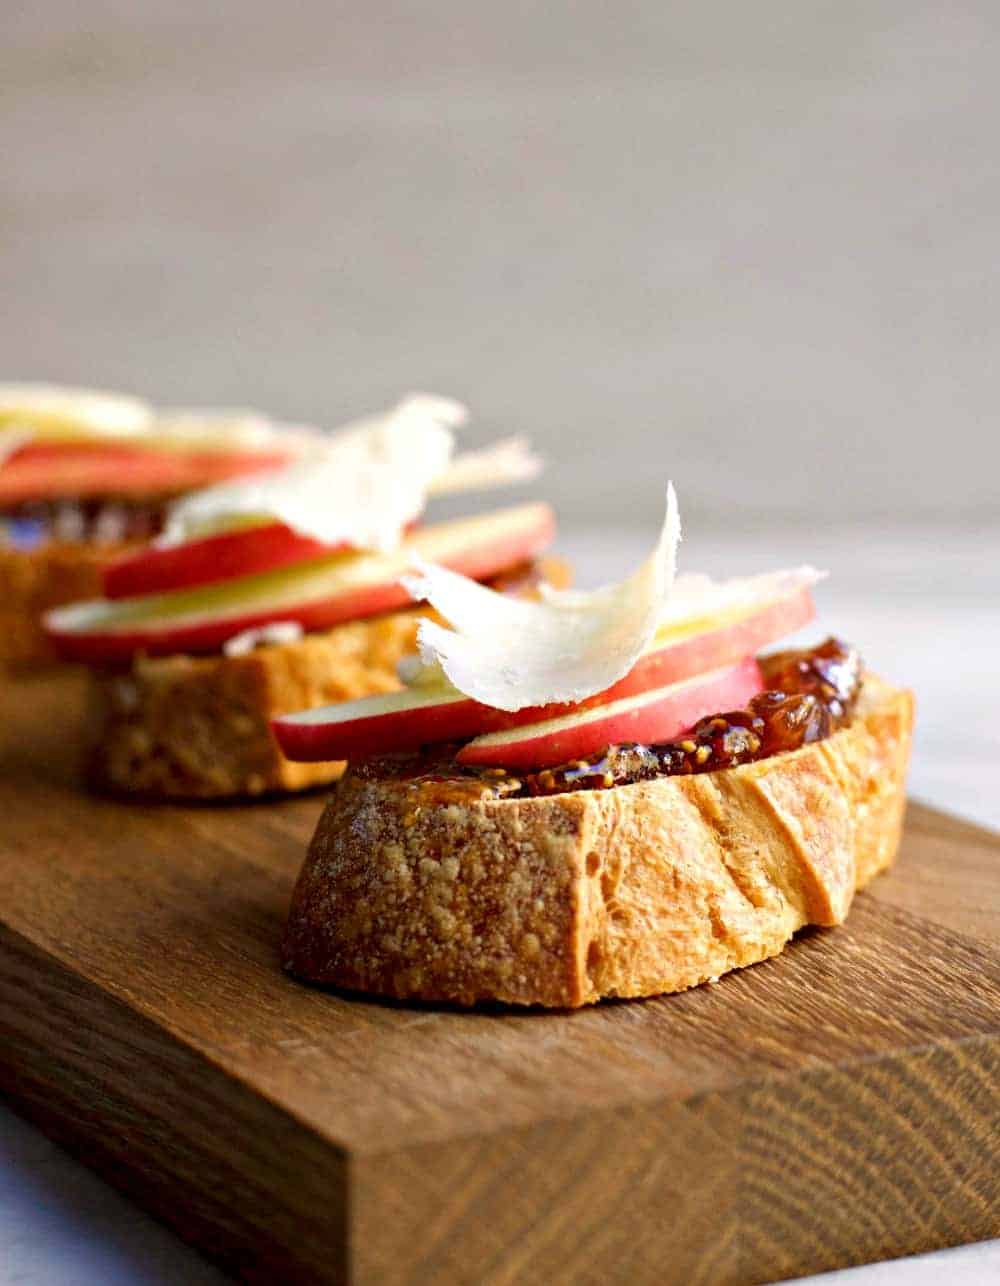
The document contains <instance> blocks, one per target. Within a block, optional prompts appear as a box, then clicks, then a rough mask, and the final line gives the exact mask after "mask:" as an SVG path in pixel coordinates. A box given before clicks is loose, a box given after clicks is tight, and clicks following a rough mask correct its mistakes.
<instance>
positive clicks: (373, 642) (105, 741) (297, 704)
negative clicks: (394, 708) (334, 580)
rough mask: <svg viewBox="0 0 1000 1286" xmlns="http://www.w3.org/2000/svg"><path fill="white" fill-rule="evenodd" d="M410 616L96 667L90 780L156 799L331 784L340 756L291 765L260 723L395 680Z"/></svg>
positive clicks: (412, 629)
mask: <svg viewBox="0 0 1000 1286" xmlns="http://www.w3.org/2000/svg"><path fill="white" fill-rule="evenodd" d="M418 620H419V614H418V613H417V612H415V611H409V612H393V613H391V614H390V615H387V616H378V617H373V618H372V619H371V620H366V621H350V622H348V623H347V624H344V625H338V626H336V627H335V628H334V629H332V630H326V631H323V632H322V633H316V634H306V635H305V636H304V637H302V638H299V639H295V640H293V641H292V642H288V643H271V644H266V645H265V646H262V647H258V648H255V649H254V650H253V651H252V652H248V653H247V654H246V655H244V656H225V655H213V656H185V655H178V656H165V657H138V658H137V659H136V661H135V662H134V664H133V665H132V667H131V669H130V670H129V671H128V672H127V673H124V674H121V673H108V674H105V673H100V672H97V673H95V674H94V676H93V679H92V682H91V689H90V708H89V716H88V733H87V742H88V747H89V750H88V769H87V776H88V781H89V783H90V785H91V786H92V787H93V788H94V789H97V790H102V791H110V792H112V793H115V794H135V795H141V796H144V797H146V798H159V799H218V798H226V797H229V796H234V795H235V796H240V795H261V794H265V793H267V792H271V791H291V790H303V789H305V788H306V787H308V786H318V785H322V784H325V783H327V782H331V781H336V780H337V778H338V777H339V776H340V775H341V773H342V772H343V770H344V765H343V764H342V763H321V764H293V763H290V762H289V761H288V760H287V759H286V758H285V757H284V755H283V754H282V753H281V751H280V750H279V749H278V744H277V742H276V741H275V740H274V737H273V735H272V733H271V729H270V721H271V720H272V719H273V718H275V716H277V715H279V714H287V713H288V712H289V711H291V710H304V709H306V708H308V707H310V706H316V705H324V704H326V703H327V702H332V701H353V700H354V699H355V698H356V697H362V696H368V695H370V694H371V693H375V692H388V691H391V690H392V689H393V688H397V687H398V686H399V680H398V679H397V677H396V665H397V663H398V661H399V659H400V658H401V657H402V656H405V655H406V653H407V652H412V651H413V650H414V647H415V643H416V632H417V622H418Z"/></svg>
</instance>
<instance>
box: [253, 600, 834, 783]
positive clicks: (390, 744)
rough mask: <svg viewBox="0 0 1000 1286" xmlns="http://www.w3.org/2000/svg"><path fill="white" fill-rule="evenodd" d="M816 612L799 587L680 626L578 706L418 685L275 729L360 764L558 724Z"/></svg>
mask: <svg viewBox="0 0 1000 1286" xmlns="http://www.w3.org/2000/svg"><path fill="white" fill-rule="evenodd" d="M814 614H815V607H814V604H813V601H812V596H811V595H810V593H809V591H808V590H800V591H797V592H796V593H795V594H793V595H790V596H788V597H787V598H784V599H778V600H776V601H774V602H770V603H764V604H762V605H761V606H760V607H759V608H758V609H757V610H755V611H752V612H750V613H749V614H745V615H744V616H742V617H739V618H737V619H730V620H728V621H724V622H714V623H709V624H707V625H706V623H705V622H698V623H696V624H695V625H694V626H693V627H692V626H691V625H688V626H684V625H683V624H681V625H677V626H675V627H674V628H673V629H671V630H669V631H666V632H664V633H663V634H661V635H659V636H658V637H657V638H654V640H653V643H652V644H651V645H650V647H649V649H648V650H647V651H646V652H645V653H644V654H643V655H642V656H641V657H640V658H639V660H638V661H637V662H636V664H635V666H634V667H633V668H632V670H630V671H629V673H628V674H626V675H625V677H624V678H622V679H620V680H619V681H618V682H617V683H615V684H614V685H613V686H612V687H610V688H608V689H607V690H606V691H605V692H601V693H597V694H596V695H595V696H592V697H589V698H587V699H586V700H585V701H582V702H580V703H579V704H577V705H572V706H570V705H565V704H556V705H548V706H529V707H525V708H524V709H521V710H514V711H510V710H497V709H495V708H494V707H492V706H487V705H482V704H481V703H480V702H478V701H473V700H472V698H471V697H466V696H463V695H462V694H461V693H458V692H455V691H454V689H449V688H443V689H442V688H434V687H430V688H427V687H415V688H409V689H406V690H404V691H403V692H396V693H392V694H390V695H388V696H374V697H366V698H363V699H362V700H360V701H351V702H347V703H345V704H342V705H331V706H322V707H319V708H314V709H312V710H303V711H301V712H300V713H296V714H290V715H285V716H283V717H282V718H280V719H278V720H276V721H275V723H274V725H273V727H274V732H275V736H276V737H277V739H278V744H279V745H280V746H281V748H282V751H283V752H284V753H285V755H286V756H287V757H288V758H289V759H294V760H299V761H302V762H307V763H316V762H323V761H326V760H336V759H363V758H366V757H369V756H371V755H378V754H391V753H393V752H396V751H407V750H416V749H418V748H419V747H420V746H422V745H430V744H433V743H435V742H442V741H464V740H466V739H467V738H470V737H476V736H479V735H480V734H481V733H488V732H497V731H501V730H503V729H508V728H516V727H520V726H522V725H524V724H535V723H541V722H543V721H546V720H550V719H559V718H562V717H563V716H565V715H567V714H570V713H573V712H575V711H582V710H586V709H588V708H590V707H592V706H595V705H607V704H608V703H609V702H612V701H617V700H620V699H621V698H623V697H628V696H634V695H637V694H638V693H640V692H644V691H648V690H649V689H651V688H663V687H666V686H668V685H669V684H671V683H677V682H680V681H682V680H684V679H688V678H692V677H694V676H696V675H699V674H704V673H706V672H708V671H711V670H718V669H721V668H723V667H725V666H727V665H731V664H734V663H735V662H737V661H740V660H743V658H745V657H747V656H752V655H753V654H755V653H756V652H757V651H759V649H760V648H762V647H764V646H766V645H767V644H769V643H773V642H774V641H775V640H776V639H779V638H781V637H782V636H783V635H785V634H789V633H791V632H792V631H793V630H797V629H799V628H800V627H801V626H803V625H805V624H806V623H807V622H808V621H809V620H811V619H812V617H813V615H814Z"/></svg>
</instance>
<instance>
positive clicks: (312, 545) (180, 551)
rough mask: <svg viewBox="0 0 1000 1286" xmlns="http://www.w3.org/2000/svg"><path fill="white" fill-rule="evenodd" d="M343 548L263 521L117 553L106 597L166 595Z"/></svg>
mask: <svg viewBox="0 0 1000 1286" xmlns="http://www.w3.org/2000/svg"><path fill="white" fill-rule="evenodd" d="M345 548H346V546H344V545H339V546H332V545H324V544H323V542H322V541H319V540H314V539H313V538H312V537H311V536H300V535H299V533H298V532H295V531H292V529H291V528H290V527H286V526H285V524H284V523H280V522H264V523H261V524H260V525H259V526H256V527H247V528H243V529H241V530H239V531H225V532H220V533H219V534H218V535H216V536H205V537H202V538H201V539H200V540H189V541H185V542H184V544H182V545H165V546H157V545H150V546H147V547H146V548H145V549H142V550H139V551H138V552H137V553H135V554H129V555H127V556H126V557H124V558H119V559H117V560H116V561H115V562H113V563H111V564H109V565H108V566H107V567H106V568H105V569H104V578H103V581H104V593H105V595H106V596H107V597H108V598H132V597H135V596H137V595H141V594H165V593H168V592H169V591H170V590H175V589H190V588H194V587H195V586H197V585H211V584H214V583H215V582H217V581H224V580H230V579H231V578H233V577H234V576H247V575H250V574H251V573H253V572H266V571H272V570H273V569H274V568H277V567H291V566H294V564H296V563H301V562H305V561H307V560H309V559H314V558H320V557H322V556H323V555H324V554H335V553H340V552H341V551H342V550H343V549H345Z"/></svg>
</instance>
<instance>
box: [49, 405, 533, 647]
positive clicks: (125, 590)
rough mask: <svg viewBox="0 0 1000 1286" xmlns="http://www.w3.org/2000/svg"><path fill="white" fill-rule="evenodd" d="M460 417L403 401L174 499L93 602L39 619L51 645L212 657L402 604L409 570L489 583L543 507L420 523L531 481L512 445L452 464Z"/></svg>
mask: <svg viewBox="0 0 1000 1286" xmlns="http://www.w3.org/2000/svg"><path fill="white" fill-rule="evenodd" d="M464 416H465V411H464V408H463V407H461V406H459V404H457V403H453V402H451V401H450V400H448V399H440V398H431V397H428V396H413V397H411V398H409V399H406V400H404V402H403V403H401V404H400V405H399V406H398V407H396V408H394V409H393V411H392V412H390V413H388V414H387V415H385V416H381V417H373V418H372V419H370V420H367V421H363V422H359V423H357V424H355V425H352V426H350V427H349V428H348V429H347V430H345V431H344V432H342V433H341V434H339V435H338V436H337V437H335V438H333V439H328V440H326V441H323V442H322V443H318V444H314V445H313V446H312V447H311V448H309V449H306V450H305V451H303V452H302V453H301V454H300V455H299V456H298V457H297V458H296V459H295V460H294V461H293V462H291V463H289V464H286V465H285V466H283V467H282V468H280V469H274V470H270V471H266V472H259V473H255V474H253V475H252V476H250V477H246V478H242V479H239V480H236V481H229V482H226V483H223V484H220V485H218V486H214V487H209V488H207V489H205V490H203V491H197V492H194V493H192V494H191V495H188V496H186V497H184V498H182V499H181V500H179V501H178V502H176V503H175V504H173V505H172V506H171V507H170V509H169V510H168V514H167V520H166V527H165V531H164V535H163V536H162V537H161V538H160V539H159V540H157V541H156V542H154V543H153V544H151V545H148V546H147V547H145V548H143V549H141V550H139V551H138V552H136V553H133V554H130V555H129V556H127V557H124V558H122V559H119V560H117V561H115V562H114V563H112V564H110V565H109V566H108V567H107V568H106V569H105V571H104V595H105V596H104V597H103V598H101V599H96V600H92V601H88V602H83V603H77V604H74V605H72V606H69V607H66V608H61V609H58V610H56V611H53V612H50V613H49V614H48V615H47V617H46V621H45V624H46V631H47V634H48V637H49V639H50V640H51V641H52V643H53V644H54V645H55V647H56V649H57V651H58V652H59V654H60V655H61V656H63V657H64V658H66V659H68V660H75V661H84V662H89V663H92V664H96V665H104V664H121V663H124V662H127V661H128V660H129V659H130V658H132V657H133V656H135V655H136V654H138V653H143V654H145V655H147V656H165V655H169V654H174V653H209V652H215V651H219V650H220V649H222V648H223V647H224V646H225V645H226V644H227V643H228V642H229V641H231V640H232V639H234V638H235V637H236V636H241V635H244V634H246V632H247V631H258V630H261V629H265V628H266V627H271V626H275V625H277V624H282V625H286V626H290V627H294V628H295V629H296V630H297V631H299V632H306V631H317V630H325V629H329V628H330V627H332V626H335V625H339V624H341V623H343V622H347V621H353V620H360V619H363V618H367V617H371V616H375V615H378V614H381V613H385V612H390V611H393V610H395V609H398V608H403V607H407V606H409V605H410V604H411V602H412V599H411V595H410V593H409V592H408V590H407V589H406V588H405V587H404V584H403V578H404V576H405V574H406V572H407V571H408V570H409V569H410V568H411V567H412V565H413V564H414V562H415V561H417V560H427V561H429V562H432V563H434V564H438V565H440V566H442V567H445V568H450V569H453V570H454V571H455V572H458V573H462V574H463V575H464V576H467V577H470V578H473V579H486V578H489V577H492V576H494V575H497V574H499V573H501V572H503V571H506V570H507V569H509V568H511V567H514V566H516V565H518V564H520V563H523V562H526V561H529V560H531V559H533V558H535V556H536V555H538V554H539V553H540V552H541V551H542V550H543V549H544V548H545V547H546V546H547V545H548V544H549V543H550V542H551V539H552V536H553V532H554V520H553V516H552V512H551V510H550V509H549V508H548V507H547V506H546V505H542V504H528V505H521V506H517V507H514V508H509V509H504V510H500V511H497V512H494V513H490V514H486V515H484V516H481V517H475V518H465V519H458V520H455V521H451V522H442V523H438V524H432V525H427V526H422V525H420V519H421V516H422V513H423V510H424V506H425V503H426V501H427V498H428V496H430V495H432V494H434V493H436V492H439V491H456V490H465V489H469V488H472V487H477V486H484V485H496V484H501V483H506V482H513V481H521V480H524V479H526V478H528V477H531V476H534V474H535V473H537V471H538V467H539V465H538V461H537V460H536V458H535V457H534V456H532V455H531V453H530V452H529V451H528V450H527V447H526V445H525V444H524V443H522V442H520V441H517V440H515V441H512V442H504V443H500V444H498V445H496V446H494V447H491V448H487V449H486V450H484V451H480V452H468V453H466V454H464V455H460V456H458V457H457V458H455V459H453V458H452V449H453V441H454V439H453V434H452V428H453V427H456V426H457V424H458V423H460V422H461V420H462V419H464Z"/></svg>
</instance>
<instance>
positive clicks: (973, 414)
mask: <svg viewBox="0 0 1000 1286" xmlns="http://www.w3.org/2000/svg"><path fill="white" fill-rule="evenodd" d="M0 21H2V24H3V35H2V42H0V45H2V47H0V93H2V95H3V111H2V114H0V155H2V158H3V183H2V188H0V245H2V251H0V292H2V297H3V308H2V315H0V355H2V356H0V364H2V368H3V374H4V376H6V377H7V378H25V377H39V378H47V379H55V380H63V381H80V382H84V383H88V384H98V385H108V386H112V387H115V386H117V387H121V388H125V389H132V390H135V391H138V392H141V393H145V394H148V395H149V396H151V397H153V398H154V399H156V400H159V401H162V402H175V403H176V402H182V403H188V404H191V403H195V404H205V403H229V404H232V403H235V404H239V405H246V404H249V405H253V406H259V407H261V408H262V409H265V410H267V411H270V412H272V413H273V414H276V415H278V416H282V417H293V418H303V419H307V420H315V421H318V422H322V423H329V424H333V423H336V422H338V421H340V420H343V419H344V418H346V417H348V416H351V415H354V414H357V413H359V412H361V411H364V410H366V409H369V408H374V407H377V406H379V405H380V404H382V403H385V402H387V401H390V400H391V399H393V398H394V397H395V396H396V395H398V394H399V393H401V392H402V391H404V390H407V389H409V388H411V387H417V388H426V389H431V390H434V391H440V392H445V393H452V394H455V395H457V396H460V397H463V398H465V399H466V400H467V401H468V402H469V403H470V405H471V406H472V408H473V410H474V413H475V416H476V420H475V429H474V430H473V434H472V438H473V440H481V439H483V438H486V437H488V436H490V435H492V434H495V433H497V432H507V431H513V430H518V431H526V432H529V433H530V434H531V435H532V436H533V438H534V439H535V440H536V441H537V442H538V443H539V444H540V445H542V446H543V447H544V448H545V449H546V451H547V452H548V454H549V455H550V457H551V459H552V465H551V469H550V474H549V478H548V482H547V491H548V493H549V494H551V495H552V497H553V499H554V500H555V501H556V502H557V504H558V506H559V509H560V512H561V514H562V516H563V518H564V520H566V521H567V522H568V523H570V524H573V523H574V522H580V521H584V520H590V519H597V520H598V521H599V522H600V524H601V526H602V527H605V528H606V527H607V526H609V525H611V524H614V525H616V526H617V525H619V524H621V523H622V522H623V521H632V520H635V521H643V522H653V521H655V519H656V517H657V514H658V512H659V509H660V506H661V504H662V487H663V483H664V480H665V478H666V477H667V475H670V476H672V477H673V478H674V479H675V480H676V481H677V483H678V487H679V489H680V495H681V501H682V508H683V511H684V514H685V517H686V519H687V521H688V530H689V532H690V531H691V530H692V528H694V529H695V530H701V531H712V530H719V531H726V532H729V533H734V532H737V531H746V532H750V531H760V530H761V529H762V528H764V527H766V529H767V530H773V529H774V528H775V527H776V526H778V525H784V524H788V523H802V524H810V525H811V524H812V523H813V522H814V520H816V519H822V520H831V519H832V520H835V521H837V522H838V523H841V522H845V521H846V522H862V523H864V524H866V525H867V526H869V527H870V526H871V525H872V524H873V523H874V524H877V525H882V524H884V523H885V522H886V521H887V520H893V521H896V522H906V523H918V524H921V525H923V524H926V523H931V522H933V523H936V522H939V521H941V520H951V521H952V522H953V523H959V524H961V525H963V526H972V527H974V528H980V527H982V526H983V525H986V526H988V527H990V528H992V529H995V528H996V525H997V523H998V520H1000V500H998V487H997V480H996V475H997V468H998V465H1000V449H998V446H997V434H996V428H995V423H996V410H997V406H998V402H1000V398H998V392H1000V389H998V384H1000V363H998V361H997V354H998V338H1000V322H998V316H997V312H998V309H997V304H998V282H1000V256H998V253H997V233H998V226H1000V225H998V219H1000V168H998V163H997V121H998V113H1000V88H998V74H997V68H998V66H1000V9H998V6H997V5H996V3H995V0H978V2H977V0H949V3H947V4H942V3H940V2H939V0H924V2H920V0H898V2H895V0H881V2H879V0H867V2H866V3H853V2H847V3H845V2H844V0H840V2H839V3H826V2H820V0H795V2H794V3H792V2H790V0H784V2H782V3H768V2H766V0H765V2H763V3H756V4H742V3H739V2H738V0H728V2H727V3H721V2H719V0H711V2H708V3H705V2H703V3H699V4H670V3H654V2H652V0H647V2H645V3H634V2H626V3H621V2H619V3H611V2H610V0H609V2H608V3H598V2H597V0H583V2H582V3H574V4H565V3H556V4H550V5H544V4H540V3H537V0H536V2H535V3H510V2H509V0H505V2H504V3H502V4H486V3H478V4H477V3H472V4H469V3H461V2H460V0H425V2H424V3H420V4H417V3H409V4H408V3H402V2H398V3H386V2H385V0H374V2H373V0H362V2H359V0H354V3H330V2H329V0H322V2H320V0H306V2H305V3H286V4H281V5H279V4H272V3H267V2H266V0H241V2H240V3H236V2H230V3H222V4H205V3H203V0H197V2H195V0H139V2H136V0H88V2H87V3H79V0H47V2H45V3H37V2H36V3H30V4H29V3H26V2H23V0H6V3H5V4H4V6H3V17H2V20H0ZM786 561H787V560H786Z"/></svg>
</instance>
